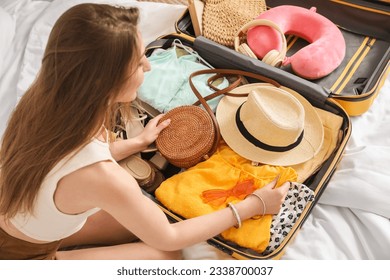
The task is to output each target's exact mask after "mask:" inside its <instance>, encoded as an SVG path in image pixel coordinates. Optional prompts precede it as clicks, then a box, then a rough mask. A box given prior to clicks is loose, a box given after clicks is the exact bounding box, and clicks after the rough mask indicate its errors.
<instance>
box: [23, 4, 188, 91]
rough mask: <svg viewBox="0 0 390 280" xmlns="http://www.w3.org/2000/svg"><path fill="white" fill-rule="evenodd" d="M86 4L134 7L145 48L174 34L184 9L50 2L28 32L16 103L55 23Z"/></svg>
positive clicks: (38, 61)
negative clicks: (167, 35)
mask: <svg viewBox="0 0 390 280" xmlns="http://www.w3.org/2000/svg"><path fill="white" fill-rule="evenodd" d="M86 2H89V3H91V2H92V3H105V4H115V5H121V6H136V7H138V8H139V9H140V23H139V27H140V30H141V33H142V37H143V40H144V43H145V45H147V44H149V43H150V42H152V41H153V40H155V39H156V38H158V37H159V36H161V35H165V34H170V33H173V32H175V22H176V20H177V19H178V18H179V17H180V16H181V15H182V14H183V13H184V11H185V9H186V8H187V7H186V6H184V5H171V4H164V3H156V2H138V1H135V0H67V1H63V0H54V1H53V2H51V3H50V4H49V5H48V7H47V9H46V10H45V11H44V12H43V13H42V15H41V17H40V18H39V19H38V20H37V21H36V22H35V24H34V26H33V27H32V29H31V32H30V35H29V39H28V42H27V46H26V50H25V54H24V59H23V64H22V69H21V73H20V77H19V81H18V84H17V97H18V99H20V97H21V96H22V95H23V94H24V92H25V91H26V90H27V88H28V87H29V86H30V84H31V83H32V82H33V81H34V79H35V76H36V74H37V72H38V70H39V68H40V66H41V60H42V56H43V53H44V50H45V46H46V43H47V40H48V37H49V34H50V31H51V28H52V27H53V25H54V23H55V21H56V20H57V19H58V18H59V17H60V16H61V15H62V14H63V13H64V12H65V11H66V10H68V9H69V8H70V7H73V6H75V5H77V4H80V3H86Z"/></svg>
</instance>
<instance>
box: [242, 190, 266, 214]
mask: <svg viewBox="0 0 390 280" xmlns="http://www.w3.org/2000/svg"><path fill="white" fill-rule="evenodd" d="M250 195H253V196H255V197H257V198H258V199H260V201H261V203H262V204H263V214H262V215H261V216H260V215H256V216H253V217H252V219H253V220H258V219H261V218H263V217H264V215H265V211H266V207H265V202H264V199H263V198H262V197H261V196H260V195H258V194H257V193H250V194H248V195H247V196H246V197H245V198H247V197H248V196H250Z"/></svg>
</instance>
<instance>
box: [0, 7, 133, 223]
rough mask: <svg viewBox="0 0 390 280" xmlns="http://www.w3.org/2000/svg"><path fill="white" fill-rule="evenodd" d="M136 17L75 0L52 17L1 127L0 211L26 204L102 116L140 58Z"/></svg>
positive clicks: (28, 206) (19, 209) (120, 9)
mask: <svg viewBox="0 0 390 280" xmlns="http://www.w3.org/2000/svg"><path fill="white" fill-rule="evenodd" d="M138 17H139V11H138V9H137V8H123V7H113V6H109V5H101V4H100V5H99V4H80V5H77V6H74V7H72V8H71V9H69V10H68V11H66V12H65V13H64V14H63V15H62V16H61V17H60V18H59V19H58V20H57V22H56V23H55V25H54V26H53V29H52V31H51V33H50V36H49V40H48V43H47V46H46V50H45V53H44V57H43V60H42V66H41V69H40V72H39V74H38V76H37V78H36V80H35V81H34V83H33V84H32V85H31V87H30V88H29V89H28V90H27V92H26V93H25V94H24V96H23V97H22V98H21V100H20V102H19V103H18V105H17V107H16V108H15V110H14V112H13V113H12V115H11V117H10V119H9V122H8V126H7V129H6V130H5V133H4V135H3V139H2V144H1V151H0V214H2V215H4V216H5V217H7V218H11V217H13V216H15V215H16V214H17V213H18V212H26V211H29V212H31V211H32V209H33V205H34V200H35V197H36V195H37V193H38V191H39V188H40V186H41V184H42V182H43V180H44V178H45V176H46V175H47V174H48V173H49V172H50V170H51V169H52V168H53V167H54V166H55V164H56V163H58V162H59V161H60V160H61V159H62V158H64V157H65V156H67V155H69V154H70V153H71V152H72V151H75V150H77V149H79V148H81V147H82V146H84V145H85V144H87V143H88V142H89V141H90V140H91V139H92V138H93V137H94V136H96V134H97V133H98V132H99V130H100V129H101V127H102V124H103V122H104V123H107V122H108V120H107V117H108V114H107V113H108V112H110V108H111V107H110V106H111V105H113V100H114V99H115V98H116V97H117V95H118V94H119V92H120V89H121V87H122V86H123V83H124V82H125V80H126V79H127V78H128V77H127V76H126V75H127V73H128V69H129V66H134V67H136V64H138V62H139V59H140V50H139V40H138V35H137V24H138ZM108 123H109V122H108Z"/></svg>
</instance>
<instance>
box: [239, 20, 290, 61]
mask: <svg viewBox="0 0 390 280" xmlns="http://www.w3.org/2000/svg"><path fill="white" fill-rule="evenodd" d="M255 26H269V27H272V28H274V29H275V30H276V31H278V32H279V33H280V35H281V37H282V49H281V51H280V52H279V51H277V50H271V51H269V52H268V53H267V54H266V55H265V56H264V57H263V59H262V60H261V61H263V62H264V63H267V64H269V65H271V66H275V67H279V66H281V64H282V62H283V60H284V59H285V57H286V52H287V43H286V37H285V36H284V33H283V31H282V30H281V29H280V27H279V26H278V25H276V24H275V23H274V22H272V21H270V20H267V19H254V20H252V21H250V22H248V23H247V24H245V25H243V26H242V27H241V29H240V30H238V32H237V35H236V37H235V38H234V48H235V50H236V51H238V52H240V53H243V54H245V55H247V56H250V57H253V58H256V59H257V56H256V55H255V54H254V53H253V51H252V50H251V48H250V47H249V46H248V44H246V43H243V44H241V45H240V37H241V36H243V35H245V34H246V32H247V31H248V29H249V28H252V27H255Z"/></svg>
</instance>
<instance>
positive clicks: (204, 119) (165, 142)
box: [156, 105, 217, 168]
mask: <svg viewBox="0 0 390 280" xmlns="http://www.w3.org/2000/svg"><path fill="white" fill-rule="evenodd" d="M166 119H170V120H171V123H170V124H169V126H168V127H166V128H165V129H164V130H163V131H162V132H161V133H160V134H159V136H158V137H157V139H156V146H157V149H158V150H159V152H160V153H161V154H162V155H163V156H164V157H165V158H166V159H167V160H168V161H169V162H170V163H171V164H173V165H175V166H177V167H181V168H190V167H191V166H194V165H196V164H197V163H198V162H200V161H202V160H204V159H207V158H208V157H209V153H210V151H211V150H212V149H213V146H214V145H215V141H217V137H216V129H215V125H214V123H213V120H212V119H211V117H210V115H209V114H208V113H207V112H206V111H205V110H203V109H202V108H201V107H198V106H194V105H184V106H179V107H176V108H174V109H172V110H170V111H168V112H167V113H166V114H165V115H164V117H163V118H162V119H161V120H160V122H161V121H164V120H166Z"/></svg>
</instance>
